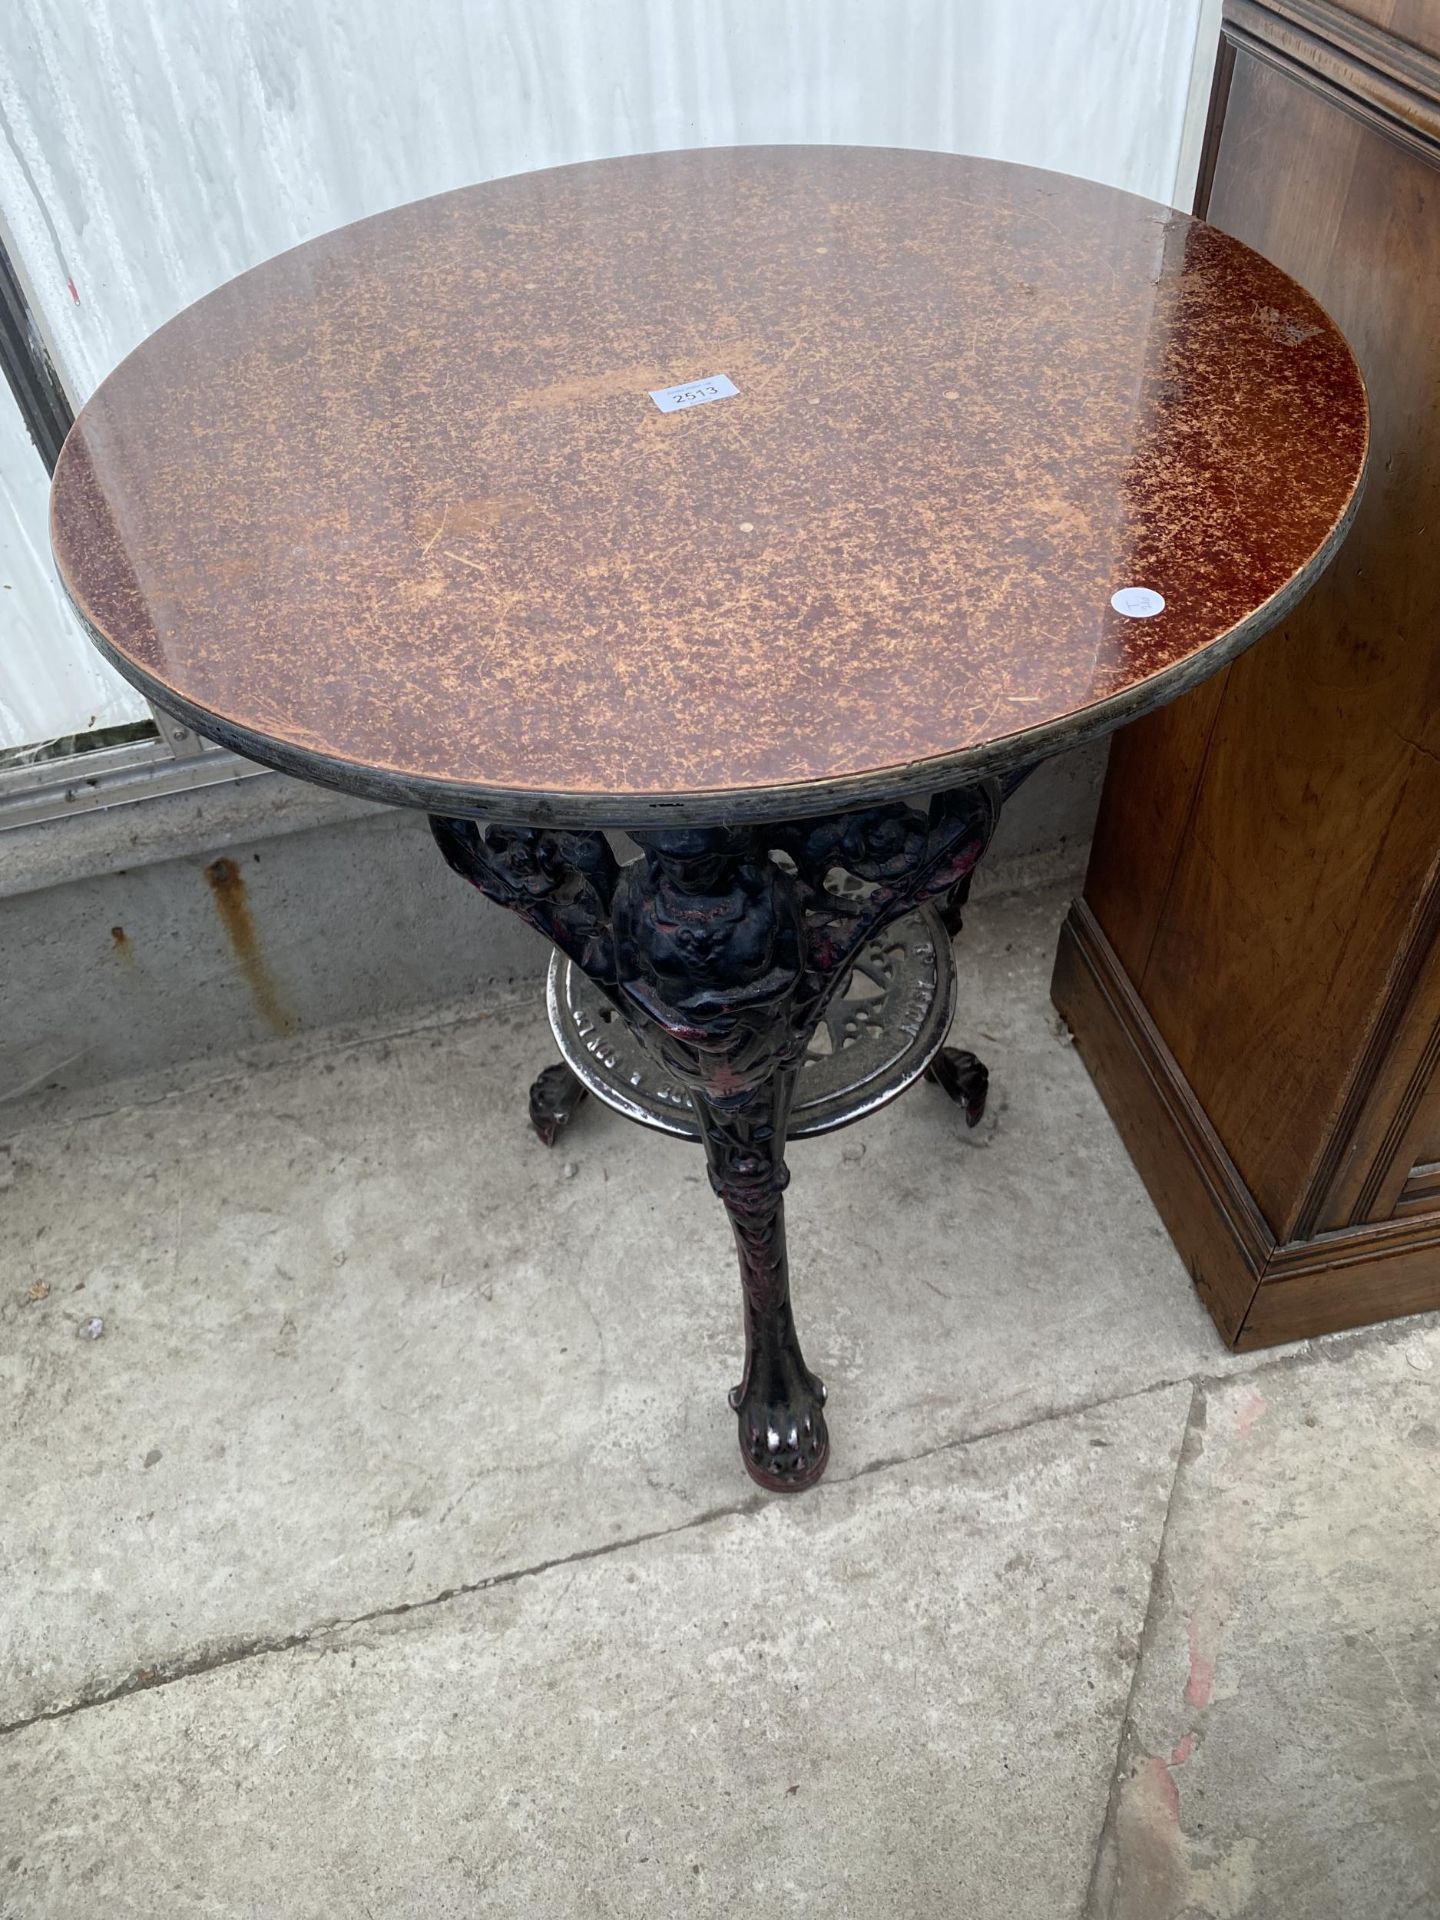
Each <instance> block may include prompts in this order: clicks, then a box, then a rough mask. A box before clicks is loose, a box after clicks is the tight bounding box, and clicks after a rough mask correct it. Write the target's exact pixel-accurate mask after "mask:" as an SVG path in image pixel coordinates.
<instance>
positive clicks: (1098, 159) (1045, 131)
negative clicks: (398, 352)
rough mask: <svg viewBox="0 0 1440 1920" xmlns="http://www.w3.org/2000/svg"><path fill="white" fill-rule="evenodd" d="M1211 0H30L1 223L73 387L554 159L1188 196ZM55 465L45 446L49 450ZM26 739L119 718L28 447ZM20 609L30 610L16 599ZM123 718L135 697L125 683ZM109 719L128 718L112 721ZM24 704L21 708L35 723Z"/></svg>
mask: <svg viewBox="0 0 1440 1920" xmlns="http://www.w3.org/2000/svg"><path fill="white" fill-rule="evenodd" d="M1206 4H1207V0H406V3H405V4H402V5H400V6H396V5H395V4H394V0H6V4H5V6H4V8H3V9H0V218H3V221H4V224H5V226H6V228H7V229H8V232H9V235H10V242H11V248H12V254H13V255H14V257H15V258H16V263H17V265H18V267H19V268H20V271H21V272H22V275H23V276H24V278H25V279H26V281H27V283H28V286H29V290H30V293H31V297H32V299H33V302H34V305H35V308H36V311H37V313H38V315H39V317H40V321H41V324H42V327H43V329H44V331H45V332H46V334H47V336H48V338H49V341H50V343H51V348H52V351H53V353H54V357H55V360H56V364H57V366H58V367H59V369H60V371H61V374H62V377H63V378H64V380H65V382H66V385H67V387H68V389H69V391H70V392H71V394H72V396H73V397H74V399H75V400H76V401H77V403H78V401H80V400H81V399H83V398H84V397H85V395H86V394H88V393H89V392H90V391H91V390H92V389H93V388H94V386H95V385H96V384H97V382H98V381H99V380H100V379H101V378H102V377H103V376H104V374H105V373H106V372H107V371H108V370H109V369H110V368H111V367H112V366H114V365H115V363H116V361H118V360H119V359H120V358H121V357H122V356H123V355H124V354H125V353H126V352H128V351H129V349H130V348H131V347H133V346H134V345H136V343H137V342H138V341H140V340H141V339H143V338H144V337H145V335H146V334H147V333H150V332H151V331H153V329H154V328H155V327H157V326H158V325H159V324H160V323H161V322H162V321H163V320H165V319H167V318H168V317H169V316H170V315H171V314H173V313H175V312H177V311H178V310H179V309H180V308H181V307H183V306H185V305H187V304H188V303H189V302H190V301H192V300H194V299H197V298H198V297H199V296H200V295H201V294H203V293H205V292H207V291H208V290H209V289H210V288H212V287H214V286H217V285H219V284H220V283H221V282H222V281H224V280H226V279H228V278H229V277H230V276H231V275H233V274H235V273H237V272H239V271H240V270H241V269H242V268H244V267H247V266H251V265H253V264H254V263H255V262H256V261H259V260H263V259H265V258H267V257H268V256H269V255H271V254H273V253H277V252H279V251H280V250H281V249H282V248H285V247H289V246H293V245H294V244H295V243H296V242H298V241H300V240H304V239H307V238H308V237H310V236H311V235H312V234H316V233H321V232H324V231H325V230H326V229H327V228H329V227H333V226H337V225H339V224H341V223H342V222H344V221H347V220H353V219H355V218H357V217H358V216H360V215H362V214H366V213H373V212H376V211H378V210H379V209H380V208H382V207H387V206H392V205H395V204H398V203H399V202H401V201H404V200H409V199H414V198H416V197H418V196H419V195H422V194H427V193H437V192H440V191H442V190H444V189H445V188H448V187H453V186H458V185H461V184H463V183H464V182H466V181H471V180H480V179H488V178H493V177H495V176H497V175H500V174H506V173H514V172H519V171H521V170H523V169H526V168H530V167H544V166H554V165H558V164H560V163H562V162H565V161H570V160H583V159H594V158H599V157H601V156H604V155H610V154H619V153H631V152H645V151H653V150H656V149H662V148H668V147H689V146H716V145H730V144H741V145H746V144H752V143H756V142H764V141H778V142H792V141H815V142H831V141H837V142H840V141H843V142H855V143H859V144H865V145H880V146H905V147H928V148H940V149H947V150H951V151H957V152H966V153H981V154H988V155H992V156H995V157H999V158H1004V159H1011V160H1023V161H1026V162H1028V163H1029V164H1031V165H1034V166H1042V167H1054V168H1057V169H1060V170H1061V171H1064V172H1068V173H1077V174H1083V175H1087V176H1089V177H1091V178H1094V179H1099V180H1104V181H1108V182H1110V183H1111V184H1113V185H1116V186H1121V187H1127V188H1129V189H1130V190H1131V191H1132V192H1136V193H1143V194H1147V195H1149V196H1150V197H1151V198H1154V199H1158V200H1170V199H1171V198H1172V197H1173V196H1174V192H1175V185H1176V173H1177V167H1178V166H1179V164H1180V158H1181V143H1182V134H1183V130H1184V125H1185V114H1186V103H1187V95H1188V93H1189V90H1190V86H1191V78H1192V68H1193V66H1194V59H1195V50H1196V33H1197V25H1198V24H1199V22H1200V20H1201V17H1202V12H1203V11H1204V10H1205V8H1206ZM32 459H33V455H32ZM0 485H3V487H4V490H5V497H4V501H3V502H0V520H3V521H4V524H5V525H7V526H8V524H9V519H8V518H7V517H6V516H9V517H13V520H14V523H15V527H16V532H17V539H16V541H15V542H13V543H10V545H11V546H13V547H14V550H15V551H16V552H21V551H23V552H24V553H25V554H26V555H27V556H28V557H27V558H26V559H25V562H24V564H23V565H21V564H19V563H18V562H12V561H11V560H10V558H9V549H8V548H7V551H6V555H5V564H6V567H7V569H9V570H12V571H13V572H14V574H15V577H14V578H13V579H11V578H9V572H8V571H7V576H6V578H7V583H8V585H9V586H10V589H11V591H10V593H9V594H6V593H3V592H0V600H3V601H4V602H6V604H5V605H4V606H3V607H0V621H3V625H0V745H3V744H7V743H11V744H13V743H15V742H16V740H17V733H16V728H17V727H18V728H19V729H20V733H19V737H20V738H24V737H25V730H26V729H27V728H28V729H30V730H31V731H30V735H29V737H31V738H34V737H37V736H36V734H35V732H34V729H36V728H37V727H38V728H39V729H40V730H41V732H44V733H57V734H58V733H62V732H67V731H70V730H71V729H72V728H74V727H75V726H77V725H80V724H83V723H84V722H85V721H86V720H87V719H88V718H89V717H90V716H91V715H92V714H94V713H95V711H96V701H97V692H96V689H97V686H98V685H100V684H102V681H103V683H104V684H107V685H108V684H112V683H113V684H114V685H115V686H116V687H118V683H116V682H114V677H113V676H111V675H108V674H106V673H105V672H104V670H103V669H100V668H99V667H98V663H96V662H95V659H94V656H93V654H92V653H91V652H90V651H89V649H88V647H87V645H86V643H85V641H84V640H83V638H82V637H81V636H80V635H79V633H78V630H77V629H76V627H75V624H74V621H73V619H72V618H71V617H70V616H69V615H68V612H67V611H66V609H65V608H64V606H63V603H62V601H61V598H60V595H59V589H58V587H56V586H55V584H54V583H53V580H52V578H51V577H50V576H49V574H48V570H47V568H46V567H44V566H41V565H39V564H38V563H37V562H36V561H35V559H34V556H35V555H36V554H42V553H43V552H44V551H45V529H44V521H43V516H42V515H41V513H40V507H39V502H40V498H41V496H42V495H43V487H42V488H38V489H37V487H36V485H35V483H34V476H33V475H30V476H29V477H27V474H26V471H25V463H24V461H23V460H21V461H17V460H16V459H14V458H12V456H11V452H10V450H9V449H8V445H7V446H6V447H5V448H4V449H3V457H0ZM12 601H13V604H11V602H12ZM118 697H119V699H120V701H121V702H128V703H129V704H128V705H122V706H121V707H118V708H115V709H114V710H113V711H115V712H120V711H123V712H130V711H133V710H134V704H133V703H134V697H133V696H132V695H129V694H128V692H126V691H124V690H123V689H121V690H120V693H119V696H118ZM111 713H112V710H110V709H107V710H106V714H105V717H106V718H108V717H111ZM16 716H19V717H18V718H16Z"/></svg>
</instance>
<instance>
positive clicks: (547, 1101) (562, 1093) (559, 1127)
mask: <svg viewBox="0 0 1440 1920" xmlns="http://www.w3.org/2000/svg"><path fill="white" fill-rule="evenodd" d="M587 1097H588V1089H587V1088H586V1087H585V1086H584V1085H583V1084H582V1083H581V1082H580V1081H579V1080H578V1079H577V1078H576V1077H575V1075H574V1074H573V1073H572V1072H571V1071H570V1069H569V1067H567V1066H566V1065H565V1063H564V1061H563V1060H557V1061H556V1062H555V1064H554V1066H553V1067H546V1069H545V1071H544V1072H543V1073H542V1074H541V1075H540V1076H539V1078H538V1079H537V1080H536V1081H535V1083H534V1085H533V1086H532V1087H531V1089H530V1124H531V1126H532V1127H533V1128H534V1129H535V1131H536V1133H538V1134H539V1136H540V1138H541V1139H542V1140H543V1141H544V1143H545V1145H546V1146H547V1147H553V1146H554V1144H555V1142H556V1141H557V1140H558V1139H559V1138H560V1135H561V1134H562V1133H563V1132H564V1131H565V1129H566V1127H568V1126H569V1124H570V1122H571V1121H572V1120H573V1119H574V1118H575V1113H576V1109H577V1108H578V1107H580V1106H581V1104H582V1103H583V1102H584V1101H585V1100H586V1098H587Z"/></svg>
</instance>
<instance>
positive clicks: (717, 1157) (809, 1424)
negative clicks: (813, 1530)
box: [695, 1069, 830, 1493]
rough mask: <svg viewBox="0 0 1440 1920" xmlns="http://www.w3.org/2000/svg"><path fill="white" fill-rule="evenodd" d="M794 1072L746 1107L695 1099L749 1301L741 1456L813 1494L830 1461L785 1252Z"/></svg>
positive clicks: (779, 1481) (764, 1475)
mask: <svg viewBox="0 0 1440 1920" xmlns="http://www.w3.org/2000/svg"><path fill="white" fill-rule="evenodd" d="M794 1080H795V1075H794V1071H793V1069H792V1070H789V1071H783V1072H778V1073H776V1074H774V1075H773V1076H772V1077H771V1079H770V1080H769V1081H768V1082H767V1083H766V1084H764V1085H762V1086H760V1087H757V1088H756V1089H755V1091H754V1092H753V1093H752V1094H751V1095H749V1096H748V1097H747V1098H746V1099H745V1100H744V1101H743V1102H741V1103H739V1104H731V1105H727V1106H725V1107H723V1108H721V1107H717V1106H715V1105H713V1104H712V1103H711V1102H709V1101H708V1100H706V1099H705V1098H704V1097H703V1096H697V1097H696V1099H695V1107H696V1111H697V1112H698V1114H699V1116H700V1124H701V1128H702V1130H703V1135H704V1141H705V1156H706V1159H707V1160H708V1162H709V1167H710V1185H711V1187H712V1188H713V1189H714V1191H715V1193H716V1195H717V1196H718V1198H719V1200H720V1202H721V1204H722V1205H723V1207H724V1208H725V1211H726V1213H727V1214H728V1215H729V1218H730V1226H731V1230H732V1231H733V1233H734V1235H735V1251H736V1253H737V1254H738V1256H739V1261H740V1287H741V1292H742V1294H743V1296H744V1319H745V1370H744V1373H743V1374H742V1376H741V1379H740V1384H739V1386H738V1387H734V1388H732V1389H731V1392H730V1396H729V1397H730V1405H731V1408H732V1409H733V1410H734V1412H735V1413H736V1415H737V1416H738V1418H739V1423H740V1457H741V1459H742V1460H743V1461H744V1462H745V1469H746V1471H747V1472H748V1473H749V1474H750V1476H751V1478H752V1479H754V1480H758V1481H759V1483H760V1485H761V1486H762V1487H768V1488H769V1489H770V1490H771V1492H773V1493H798V1492H800V1491H801V1490H802V1489H803V1488H805V1487H809V1486H813V1485H814V1483H815V1482H816V1481H817V1480H818V1479H819V1478H820V1476H821V1474H822V1473H823V1472H824V1471H825V1464H826V1462H827V1461H828V1459H829V1457H830V1436H829V1434H828V1432H827V1431H826V1428H825V1416H824V1414H823V1413H822V1412H821V1408H822V1407H823V1406H824V1404H825V1388H824V1385H823V1383H822V1382H821V1381H820V1380H819V1379H818V1378H817V1377H816V1375H815V1374H813V1373H811V1371H810V1369H809V1368H808V1367H807V1366H806V1364H805V1356H804V1354H802V1353H801V1351H800V1336H799V1335H798V1334H797V1333H796V1331H795V1317H794V1314H793V1313H792V1311H791V1307H790V1265H789V1258H788V1255H787V1252H786V1246H785V1189H786V1187H787V1186H788V1185H789V1182H790V1171H789V1168H788V1167H787V1166H786V1165H785V1121H786V1117H787V1114H788V1112H789V1106H790V1095H791V1092H792V1090H793V1087H794Z"/></svg>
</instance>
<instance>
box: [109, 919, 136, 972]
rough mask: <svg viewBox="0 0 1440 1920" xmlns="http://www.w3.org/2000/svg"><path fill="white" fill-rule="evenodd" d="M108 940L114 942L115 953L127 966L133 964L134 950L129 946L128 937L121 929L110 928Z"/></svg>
mask: <svg viewBox="0 0 1440 1920" xmlns="http://www.w3.org/2000/svg"><path fill="white" fill-rule="evenodd" d="M110 938H111V939H112V940H113V941H114V942H115V951H116V953H117V954H118V955H119V956H120V958H121V959H122V960H123V961H124V962H125V964H126V965H127V966H130V967H133V966H134V964H135V949H134V947H132V946H131V944H130V936H129V934H128V933H126V931H125V929H124V928H123V927H111V929H110Z"/></svg>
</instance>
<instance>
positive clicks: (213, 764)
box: [0, 235, 268, 830]
mask: <svg viewBox="0 0 1440 1920" xmlns="http://www.w3.org/2000/svg"><path fill="white" fill-rule="evenodd" d="M0 368H3V370H4V374H5V379H6V383H7V384H8V386H9V388H10V391H11V393H12V394H13V395H14V398H15V404H16V406H17V407H18V408H19V409H20V417H21V419H22V420H23V421H24V423H25V430H26V432H27V433H28V434H29V435H30V438H31V440H32V441H33V443H34V446H35V451H36V452H37V453H38V454H39V456H40V458H41V459H42V460H43V461H44V463H45V471H46V472H47V473H49V474H53V473H54V471H55V462H56V461H57V460H58V459H59V458H60V449H61V447H62V446H63V445H64V443H65V436H66V434H67V433H68V432H69V431H70V429H71V427H72V426H73V425H74V423H75V410H74V408H73V407H72V406H71V404H70V396H69V395H68V394H67V393H66V391H65V387H64V384H63V382H62V381H61V379H60V376H59V374H58V373H57V372H56V371H55V365H54V362H53V361H52V360H51V358H50V354H49V351H48V349H47V347H46V345H45V340H44V337H43V335H42V334H41V331H40V327H39V323H38V321H37V319H36V316H35V311H34V308H33V307H32V306H31V304H30V301H29V299H28V298H27V297H26V293H25V287H24V283H23V281H22V280H21V277H20V275H19V273H18V272H17V271H16V268H15V263H14V261H13V259H12V258H11V255H10V250H9V248H8V247H7V245H6V244H5V239H4V236H3V235H0ZM145 704H146V705H147V707H149V709H150V715H151V718H152V719H153V720H154V723H155V728H156V732H157V735H158V738H156V739H154V740H131V741H127V742H125V743H124V744H123V745H118V746H108V747H105V746H101V747H91V748H88V749H86V750H85V751H84V752H81V753H74V754H66V755H63V756H61V757H59V758H54V759H44V760H34V761H21V762H17V763H16V764H15V765H12V766H3V765H0V830H3V829H4V828H6V827H21V826H25V827H28V826H34V825H36V824H37V823H38V822H40V821H42V820H59V819H64V818H66V817H67V816H68V815H73V814H74V813H76V812H85V811H89V810H92V809H94V808H97V807H114V806H128V805H131V804H133V803H134V802H136V801H140V800H146V799H149V798H151V797H154V796H159V795H161V794H171V793H180V792H184V791H185V790H186V789H187V788H191V787H208V786H214V785H216V784H217V783H219V782H221V781H225V780H244V779H248V778H250V777H251V776H252V775H255V774H260V773H265V772H267V771H268V769H267V768H265V767H260V766H257V765H256V764H255V762H254V761H253V760H245V759H242V758H241V756H240V755H239V754H236V753H232V752H231V751H230V750H229V749H228V748H226V747H217V746H214V745H212V743H211V742H209V741H208V740H202V739H201V738H200V736H199V735H198V734H196V733H195V732H194V730H193V729H192V728H190V727H188V726H187V725H186V724H185V723H184V722H183V721H180V720H176V719H175V718H173V716H172V715H170V714H168V713H165V712H164V711H162V709H161V708H159V707H157V706H155V705H154V704H153V702H151V701H148V700H147V701H146V703H145ZM38 744H43V743H38Z"/></svg>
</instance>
